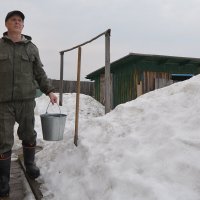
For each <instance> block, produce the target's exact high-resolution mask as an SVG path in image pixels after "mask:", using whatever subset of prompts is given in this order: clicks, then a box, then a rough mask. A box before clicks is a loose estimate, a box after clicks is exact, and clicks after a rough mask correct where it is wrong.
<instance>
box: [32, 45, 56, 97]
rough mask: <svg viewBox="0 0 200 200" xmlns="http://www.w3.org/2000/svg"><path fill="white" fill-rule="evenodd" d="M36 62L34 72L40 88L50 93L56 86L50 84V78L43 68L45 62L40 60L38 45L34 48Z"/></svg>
mask: <svg viewBox="0 0 200 200" xmlns="http://www.w3.org/2000/svg"><path fill="white" fill-rule="evenodd" d="M34 57H35V58H34V62H33V74H34V77H35V80H36V81H37V83H38V85H39V88H40V90H41V91H42V92H43V93H45V94H46V95H48V94H49V93H50V92H53V91H54V87H53V86H52V85H51V84H50V81H49V79H48V78H47V75H46V73H45V71H44V69H43V64H42V62H41V60H40V56H39V51H38V49H37V47H35V49H34Z"/></svg>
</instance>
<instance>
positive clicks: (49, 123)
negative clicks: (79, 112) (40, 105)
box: [40, 104, 67, 141]
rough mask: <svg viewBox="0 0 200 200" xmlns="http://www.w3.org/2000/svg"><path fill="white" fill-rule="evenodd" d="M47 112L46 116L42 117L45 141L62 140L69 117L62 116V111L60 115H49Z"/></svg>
mask: <svg viewBox="0 0 200 200" xmlns="http://www.w3.org/2000/svg"><path fill="white" fill-rule="evenodd" d="M57 105H58V104H57ZM48 107H49V105H48ZM48 107H47V110H48ZM58 107H59V106H58ZM59 109H60V107H59ZM47 110H46V113H45V114H42V115H40V118H41V124H42V133H43V139H44V140H47V141H59V140H62V139H63V133H64V130H65V122H66V117H67V115H65V114H61V111H60V113H50V114H49V113H47Z"/></svg>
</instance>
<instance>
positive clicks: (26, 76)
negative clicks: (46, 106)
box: [0, 33, 54, 102]
mask: <svg viewBox="0 0 200 200" xmlns="http://www.w3.org/2000/svg"><path fill="white" fill-rule="evenodd" d="M37 84H38V85H39V88H40V90H41V91H42V92H43V93H45V94H48V93H50V92H51V91H53V90H54V88H53V87H52V86H51V85H50V83H49V80H48V78H47V75H46V73H45V71H44V70H43V65H42V63H41V61H40V57H39V52H38V49H37V47H36V46H35V45H34V44H33V43H32V42H31V37H29V36H26V35H23V39H22V41H20V42H16V43H13V42H12V41H11V40H10V39H9V38H8V37H7V35H6V33H4V36H3V37H2V38H1V39H0V102H8V101H19V100H28V99H34V98H35V95H36V87H37Z"/></svg>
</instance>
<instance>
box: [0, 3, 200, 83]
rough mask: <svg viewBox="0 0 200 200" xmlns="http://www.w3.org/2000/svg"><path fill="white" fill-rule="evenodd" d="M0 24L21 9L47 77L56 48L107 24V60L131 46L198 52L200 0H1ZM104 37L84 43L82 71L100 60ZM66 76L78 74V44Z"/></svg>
mask: <svg viewBox="0 0 200 200" xmlns="http://www.w3.org/2000/svg"><path fill="white" fill-rule="evenodd" d="M0 9H1V12H0V20H1V23H0V30H1V32H2V33H3V32H4V31H6V28H5V26H4V20H5V16H6V14H7V13H8V12H9V11H11V10H16V9H17V10H21V11H22V12H23V13H24V14H25V17H26V18H25V27H24V30H23V33H24V34H26V35H30V36H31V37H32V39H33V42H34V43H35V44H36V45H37V46H38V48H39V51H40V56H41V60H42V62H43V64H44V69H45V71H46V72H47V75H48V76H49V78H54V79H59V78H60V54H59V52H60V51H61V50H65V49H68V48H71V47H73V46H76V45H77V44H80V43H83V42H85V41H87V40H90V39H91V38H93V37H95V36H96V35H98V34H100V33H102V32H104V31H106V30H107V29H109V28H110V29H111V62H112V61H115V60H117V59H119V58H121V57H123V56H125V55H127V54H129V53H130V52H132V53H147V54H159V55H171V56H186V57H200V25H199V19H200V0H98V1H97V0H58V1H55V0H34V1H31V0H4V1H3V0H2V1H1V8H0ZM104 48H105V38H104V37H101V38H99V39H98V40H96V41H95V42H93V43H90V44H88V45H86V46H84V47H83V48H82V66H81V77H82V80H84V77H85V76H86V75H87V74H89V73H91V72H93V71H94V70H97V69H98V68H100V67H102V66H104V63H105V58H104V57H105V49H104ZM64 59H65V62H64V64H65V66H64V78H65V79H66V80H76V68H77V50H74V51H72V52H70V53H67V54H65V56H64Z"/></svg>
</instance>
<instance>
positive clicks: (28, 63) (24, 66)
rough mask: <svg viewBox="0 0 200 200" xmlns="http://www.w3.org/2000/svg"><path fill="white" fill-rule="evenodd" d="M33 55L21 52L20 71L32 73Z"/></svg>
mask: <svg viewBox="0 0 200 200" xmlns="http://www.w3.org/2000/svg"><path fill="white" fill-rule="evenodd" d="M33 62H34V59H33V56H28V55H26V54H22V57H21V72H22V73H25V74H33Z"/></svg>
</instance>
